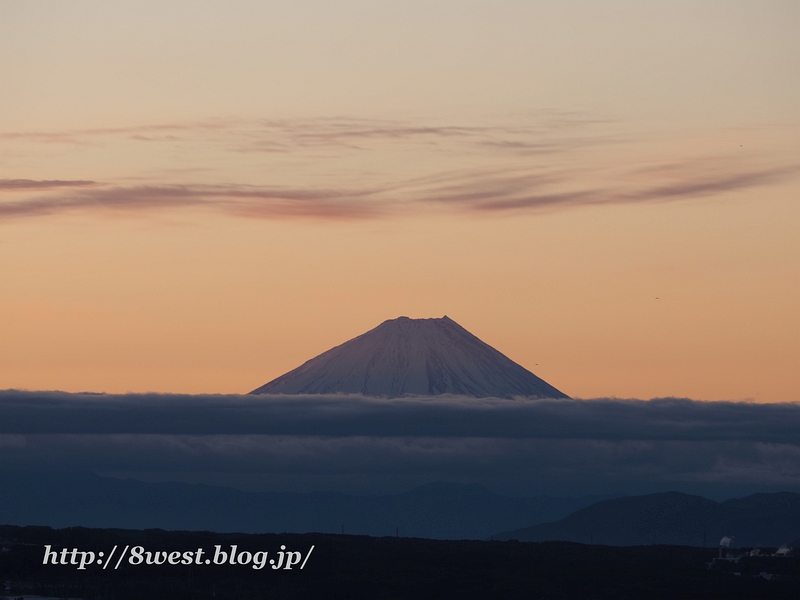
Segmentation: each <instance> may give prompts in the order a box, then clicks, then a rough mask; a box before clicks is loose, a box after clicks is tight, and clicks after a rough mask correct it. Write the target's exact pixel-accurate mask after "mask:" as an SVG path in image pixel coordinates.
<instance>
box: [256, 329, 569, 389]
mask: <svg viewBox="0 0 800 600" xmlns="http://www.w3.org/2000/svg"><path fill="white" fill-rule="evenodd" d="M250 393H251V394H363V395H365V396H381V397H387V398H397V397H400V396H407V395H422V396H433V395H438V394H457V395H461V396H472V397H475V398H489V397H494V398H511V397H514V396H527V397H536V398H568V397H569V396H567V395H565V394H563V393H562V392H560V391H559V390H557V389H556V388H554V387H553V386H552V385H550V384H548V383H547V382H546V381H544V380H542V379H540V378H538V377H537V376H536V375H534V374H533V373H531V372H530V371H528V370H527V369H526V368H524V367H522V366H520V365H518V364H517V363H515V362H514V361H513V360H511V359H510V358H508V357H507V356H505V355H504V354H501V353H500V352H498V351H497V350H495V349H494V348H492V347H491V346H489V345H488V344H486V343H484V342H482V341H481V340H479V339H478V338H477V337H475V336H474V335H472V334H471V333H470V332H469V331H467V330H466V329H464V328H463V327H461V325H459V324H458V323H456V322H455V321H453V320H452V319H450V318H448V317H446V316H445V317H442V318H441V319H409V318H408V317H399V318H397V319H391V320H389V321H384V322H383V323H381V324H380V325H378V326H377V327H376V328H375V329H372V330H370V331H368V332H366V333H364V334H362V335H360V336H358V337H356V338H353V339H352V340H350V341H348V342H345V343H344V344H342V345H340V346H336V347H335V348H331V349H330V350H328V351H327V352H323V353H322V354H320V355H319V356H317V357H315V358H312V359H311V360H309V361H307V362H306V363H304V364H303V365H301V366H299V367H297V368H296V369H294V370H292V371H289V372H288V373H286V374H284V375H281V376H280V377H278V378H277V379H273V380H272V381H270V382H269V383H267V384H266V385H263V386H261V387H260V388H258V389H256V390H253V391H252V392H250Z"/></svg>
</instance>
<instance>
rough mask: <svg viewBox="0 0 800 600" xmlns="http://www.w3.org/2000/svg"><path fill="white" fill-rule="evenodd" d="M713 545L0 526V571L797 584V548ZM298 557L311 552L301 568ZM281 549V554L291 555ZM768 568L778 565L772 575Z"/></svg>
mask: <svg viewBox="0 0 800 600" xmlns="http://www.w3.org/2000/svg"><path fill="white" fill-rule="evenodd" d="M46 544H49V545H50V546H51V550H52V551H58V550H60V549H67V550H69V549H72V548H75V549H77V550H79V551H92V552H95V553H97V552H101V551H103V552H105V556H108V555H109V552H110V551H111V549H112V548H113V547H114V546H116V548H117V553H119V552H120V551H121V550H122V549H123V548H125V547H128V548H132V547H140V548H141V550H142V551H148V552H150V553H151V555H152V556H155V554H156V553H159V554H160V556H161V557H162V558H164V557H165V554H164V553H166V552H175V553H177V554H176V555H178V554H181V555H182V553H185V552H188V553H189V554H190V555H194V556H197V554H196V553H197V551H198V549H204V551H205V554H204V556H203V558H208V559H211V560H209V564H206V563H205V560H199V561H193V562H191V563H190V564H174V563H173V564H169V563H167V562H165V561H162V562H163V564H149V563H148V562H146V561H141V562H140V564H131V562H130V561H129V560H122V561H120V565H119V568H116V566H114V565H115V564H116V563H114V564H112V565H111V566H109V567H108V568H107V569H104V568H103V567H102V566H101V565H98V564H96V563H93V564H90V565H89V566H88V567H87V568H86V569H85V570H78V568H77V566H76V565H74V564H69V561H68V560H67V561H66V562H67V563H68V564H58V565H53V564H50V563H48V564H47V565H43V564H42V562H43V556H44V551H45V545H46ZM215 545H218V546H219V547H220V549H221V550H222V551H224V552H226V553H228V558H229V554H230V552H231V550H232V549H233V547H234V546H235V548H236V551H237V552H238V553H240V554H239V558H237V560H236V561H235V562H236V564H231V563H230V561H229V560H228V561H225V562H223V561H220V564H214V563H213V557H214V555H215V554H214V553H215ZM282 546H283V547H285V550H286V551H292V552H297V553H298V554H297V556H296V559H297V561H296V562H294V565H293V568H292V569H290V570H287V569H285V568H277V569H273V568H272V567H273V566H277V565H280V564H283V563H280V561H281V556H282V554H280V552H282V549H281V547H282ZM312 546H313V547H314V548H313V552H312V551H311V548H312ZM258 552H267V553H268V554H267V555H266V556H265V555H263V554H261V555H260V556H261V559H263V564H264V568H263V569H254V568H252V561H253V560H256V559H255V556H256V553H258ZM139 553H140V555H141V551H140V552H139ZM59 554H60V553H59ZM715 554H716V549H712V548H692V547H678V546H645V547H634V548H626V547H609V546H598V545H594V546H590V545H582V544H574V543H566V542H549V543H541V544H524V543H514V542H481V541H476V540H459V541H445V540H423V539H414V538H402V537H401V538H397V537H384V538H371V537H366V536H350V535H331V534H325V535H323V534H305V535H296V534H284V535H274V534H266V535H242V534H214V533H209V532H185V531H184V532H165V531H161V530H149V531H121V530H101V529H84V528H78V529H64V530H52V529H50V528H45V527H25V528H19V527H0V581H5V582H6V583H7V588H6V595H7V596H9V597H12V598H13V597H18V596H22V595H23V594H33V593H38V594H41V595H47V596H51V597H68V596H69V597H72V598H84V599H86V600H90V599H98V600H99V599H101V598H102V599H105V600H134V599H135V600H139V599H141V598H147V599H148V600H176V599H183V598H186V599H189V598H191V599H192V600H198V599H205V598H209V599H210V598H215V599H216V600H250V599H259V600H261V599H263V598H283V599H301V598H302V599H305V598H324V599H326V600H333V599H347V600H361V599H363V600H373V599H375V598H385V599H388V600H392V599H406V598H408V599H415V600H416V599H417V598H421V599H434V598H435V599H458V600H464V599H472V598H476V599H478V598H479V599H481V600H484V599H486V598H501V599H503V600H509V599H525V600H530V599H540V598H546V599H548V600H556V599H559V600H573V599H576V598H580V599H587V600H601V599H603V600H604V599H609V600H611V599H614V600H626V599H630V600H634V599H635V600H641V599H642V598H647V599H648V600H674V599H675V598H682V599H698V600H699V599H703V600H708V599H720V600H721V599H728V600H730V599H734V598H753V599H755V598H757V599H759V600H763V599H768V598H780V599H789V598H792V599H794V598H797V597H798V595H800V594H799V592H800V585H799V584H800V560H799V559H798V558H796V557H794V556H786V557H781V558H773V557H756V558H755V561H753V560H750V561H749V562H748V560H749V559H743V560H742V561H740V562H739V563H737V564H736V569H737V571H736V572H737V573H739V575H734V574H733V573H732V572H731V573H726V572H724V571H722V570H717V569H711V570H709V569H708V568H707V563H708V562H709V561H711V559H712V558H713V556H714V555H715ZM117 556H119V554H117ZM126 556H130V555H126ZM303 557H304V558H305V559H307V561H305V566H304V568H302V569H301V568H299V565H300V564H301V561H302V560H303ZM268 558H272V559H273V560H274V561H275V563H276V565H271V564H270V563H269V562H268V560H266V559H268ZM283 559H284V563H285V555H283ZM239 561H243V562H244V564H241V562H239ZM112 562H114V561H112ZM751 563H752V564H751ZM284 566H285V564H284ZM762 572H765V573H767V574H770V575H774V574H779V575H778V576H777V577H771V580H769V581H768V580H766V579H765V578H764V577H763V576H761V573H762Z"/></svg>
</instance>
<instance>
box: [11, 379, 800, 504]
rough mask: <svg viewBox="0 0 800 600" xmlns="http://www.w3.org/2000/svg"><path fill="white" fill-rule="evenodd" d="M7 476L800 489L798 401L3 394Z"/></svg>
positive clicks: (557, 490)
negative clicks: (52, 473)
mask: <svg viewBox="0 0 800 600" xmlns="http://www.w3.org/2000/svg"><path fill="white" fill-rule="evenodd" d="M0 469H3V470H20V469H22V470H29V471H33V470H49V471H54V470H55V471H92V472H95V473H101V474H110V475H114V476H120V477H134V478H140V479H145V480H161V481H166V480H178V481H190V482H202V483H214V484H224V485H233V486H236V487H241V488H244V489H270V490H298V491H299V490H322V489H326V490H327V489H335V490H340V491H347V492H353V493H390V492H398V491H403V490H405V489H409V488H411V487H413V486H415V485H419V484H422V483H426V482H429V481H459V482H469V483H473V482H475V483H481V484H483V485H485V486H487V487H489V488H490V489H493V490H495V491H498V492H504V493H512V494H524V495H539V494H560V495H583V494H597V493H620V492H622V493H644V492H649V491H663V490H669V489H675V490H681V491H687V492H693V493H701V494H704V495H707V496H712V497H719V498H721V497H728V496H731V495H738V494H744V493H751V492H754V491H760V490H764V491H775V490H798V491H800V404H794V403H785V404H755V403H747V402H699V401H693V400H687V399H675V398H665V399H654V400H647V401H645V400H622V399H592V400H534V399H522V398H517V399H514V400H507V399H496V398H488V399H475V398H464V397H457V396H435V397H408V398H401V399H376V398H367V397H361V396H344V395H330V396H318V395H317V396H238V395H236V396H235V395H200V396H190V395H164V394H125V395H111V394H68V393H62V392H23V391H14V390H9V391H4V392H0Z"/></svg>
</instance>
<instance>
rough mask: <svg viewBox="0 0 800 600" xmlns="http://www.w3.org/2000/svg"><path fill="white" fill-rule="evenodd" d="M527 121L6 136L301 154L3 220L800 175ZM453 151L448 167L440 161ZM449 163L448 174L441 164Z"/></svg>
mask: <svg viewBox="0 0 800 600" xmlns="http://www.w3.org/2000/svg"><path fill="white" fill-rule="evenodd" d="M521 123H522V124H520V125H484V126H464V125H458V124H444V125H436V124H429V123H408V122H400V121H386V120H370V119H347V118H333V119H307V120H283V121H281V120H251V121H245V120H234V119H230V120H213V121H207V122H198V123H188V124H162V125H152V126H143V127H121V128H108V129H86V130H78V131H71V132H55V133H48V132H27V133H26V132H17V133H14V132H10V133H8V132H7V133H0V142H2V140H7V141H8V140H10V141H14V140H28V141H33V142H37V141H48V142H49V141H54V140H58V139H62V138H63V139H64V140H70V141H71V143H79V144H90V145H91V144H116V143H128V144H139V143H149V144H153V148H162V149H166V148H169V149H170V150H169V152H170V156H174V151H175V148H178V147H179V148H180V149H181V151H182V152H184V151H185V152H190V153H191V152H195V151H199V150H197V149H201V148H203V149H209V148H210V149H211V150H210V152H211V153H210V154H209V156H215V157H221V156H225V157H226V160H228V159H230V158H231V157H236V158H235V160H234V163H238V162H241V160H240V158H239V157H240V156H241V153H242V152H256V153H258V152H263V153H278V154H280V155H281V156H283V155H284V154H287V155H291V157H290V158H289V159H287V160H288V161H289V162H284V163H280V165H281V167H280V169H279V168H278V167H273V168H272V169H271V170H267V171H266V172H273V173H279V174H280V175H281V177H282V178H281V180H280V181H281V183H280V184H278V183H277V181H276V182H275V183H274V184H273V183H272V182H270V181H269V180H268V179H267V180H266V181H265V180H264V172H265V171H263V170H258V171H256V170H252V172H251V173H250V174H249V175H245V176H242V175H241V174H239V175H238V176H237V177H232V178H231V180H230V181H229V182H228V183H219V181H220V180H221V179H222V178H221V177H219V172H218V170H216V172H214V173H213V176H214V181H215V182H214V183H210V182H208V181H203V180H202V179H200V180H196V181H185V180H184V181H166V180H165V179H171V178H172V177H174V174H170V175H164V177H163V178H159V177H158V176H154V175H150V176H145V177H134V178H133V179H139V180H142V181H144V182H145V183H142V184H136V185H130V184H129V183H127V182H126V181H130V180H131V179H130V178H128V179H127V180H117V181H105V182H103V181H100V178H98V181H97V182H95V181H88V180H76V181H67V180H57V179H53V180H31V179H2V180H0V192H4V194H3V196H4V197H3V198H2V199H0V220H2V219H10V218H24V217H40V216H45V215H58V214H63V213H75V212H80V211H82V212H87V211H94V212H99V211H103V212H106V213H108V212H110V213H113V214H133V213H142V214H146V213H147V212H150V211H154V210H159V209H195V210H198V209H201V210H211V211H218V212H223V213H226V214H228V215H232V216H237V217H243V218H257V219H285V218H297V219H301V218H317V219H340V220H341V219H365V218H382V217H390V216H393V215H415V214H428V213H429V212H431V211H437V212H443V213H448V212H451V213H452V212H456V213H467V214H470V213H471V214H474V215H486V214H496V215H502V214H507V213H508V214H510V213H524V212H536V211H553V210H558V209H566V208H574V207H579V206H592V205H595V206H596V205H610V204H635V203H663V202H674V201H681V200H688V199H697V198H707V197H712V196H717V195H722V194H727V193H731V192H736V191H741V190H750V189H756V188H765V187H768V186H771V185H776V184H779V183H781V182H785V181H788V180H790V179H794V178H796V177H797V176H798V174H800V165H798V164H794V163H790V162H788V161H786V160H781V161H778V160H771V161H770V162H769V163H765V162H764V160H763V157H761V158H760V159H758V158H757V157H756V158H750V159H748V158H747V157H746V156H745V155H742V154H731V155H727V156H706V157H704V158H697V159H694V160H688V159H683V160H681V161H678V160H672V161H662V162H661V163H660V164H658V165H656V166H652V165H650V166H643V163H645V165H646V161H645V160H644V159H641V160H640V161H637V160H633V161H632V162H625V161H624V160H623V159H620V161H613V160H609V159H605V158H601V159H598V158H597V157H596V156H595V155H593V154H592V152H593V150H591V149H593V148H596V147H611V146H615V147H621V146H624V145H625V144H626V143H628V142H631V141H632V138H631V137H630V136H627V135H623V134H621V133H620V132H616V133H615V132H614V131H609V129H608V127H609V126H611V125H614V123H613V122H609V121H603V120H598V119H589V118H586V117H585V116H581V115H559V114H553V115H545V116H543V117H541V118H540V119H539V120H538V121H536V122H533V123H532V122H525V121H521ZM120 140H124V142H121V141H120ZM639 142H641V140H639ZM639 142H637V143H639ZM175 144H182V145H181V146H175ZM587 152H588V154H586V153H587ZM265 156H266V155H265ZM621 156H624V153H623V154H622V155H621ZM426 157H428V158H429V159H430V160H426ZM442 157H446V160H445V161H444V162H437V161H440V159H441V158H442ZM592 157H594V158H592ZM262 158H263V157H262ZM409 158H410V159H411V162H408V163H407V161H408V159H409ZM263 159H264V160H279V158H278V157H273V158H263ZM202 160H203V161H208V160H209V158H208V156H204V157H203V159H202ZM259 160H261V158H260V159H259ZM209 164H210V163H208V162H202V163H201V164H196V165H194V166H195V169H194V172H195V173H201V172H209V171H215V169H209V168H208V165H209ZM393 164H401V165H402V168H395V167H394V166H392V165H393ZM440 164H441V168H439V169H438V172H436V167H433V168H432V167H431V165H440ZM765 164H766V165H768V166H765ZM298 165H299V166H298ZM376 165H377V166H376ZM463 165H467V166H463ZM287 166H289V168H290V169H296V170H295V171H291V170H287V168H286V167H287ZM221 168H228V167H221ZM415 172H416V174H415ZM165 173H166V171H165ZM400 173H402V174H403V175H402V176H401V175H400ZM222 180H223V181H224V179H222Z"/></svg>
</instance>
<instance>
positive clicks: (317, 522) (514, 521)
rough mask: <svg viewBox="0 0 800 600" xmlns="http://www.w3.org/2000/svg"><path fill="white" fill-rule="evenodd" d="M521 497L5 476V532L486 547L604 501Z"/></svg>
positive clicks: (438, 489)
mask: <svg viewBox="0 0 800 600" xmlns="http://www.w3.org/2000/svg"><path fill="white" fill-rule="evenodd" d="M597 500H598V498H597V497H584V498H556V497H547V496H541V497H535V498H512V497H508V496H502V495H499V494H494V493H492V492H490V491H489V490H487V489H486V488H483V487H481V486H479V485H460V484H452V483H431V484H427V485H423V486H421V487H419V488H417V489H414V490H411V491H409V492H405V493H402V494H397V495H391V496H353V495H348V494H341V493H337V492H309V493H248V492H243V491H239V490H235V489H231V488H225V487H215V486H206V485H189V484H185V483H145V482H141V481H134V480H130V479H128V480H121V479H113V478H108V477H99V476H97V475H93V474H90V473H83V474H66V473H35V472H13V473H9V472H5V473H3V472H0V524H3V523H5V524H12V525H49V526H55V527H70V526H84V527H123V528H142V529H144V528H153V527H160V528H163V529H173V530H175V529H186V530H209V531H240V532H245V533H261V532H275V533H280V532H297V533H305V532H311V531H317V532H323V533H324V532H328V533H338V532H341V530H342V527H344V530H345V532H346V533H353V534H366V535H376V536H380V535H394V534H395V533H396V532H397V530H398V528H399V531H400V533H401V535H405V536H415V537H427V538H439V539H469V538H472V539H481V538H485V537H488V536H490V535H491V534H492V533H494V532H495V531H499V530H501V529H511V528H515V527H519V526H522V525H527V524H529V523H531V522H534V523H535V522H540V523H541V522H545V521H552V520H553V519H558V518H561V517H564V516H566V515H568V514H569V513H571V512H572V511H574V510H576V509H578V508H582V507H584V506H587V505H589V504H591V503H592V502H596V501H597Z"/></svg>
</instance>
